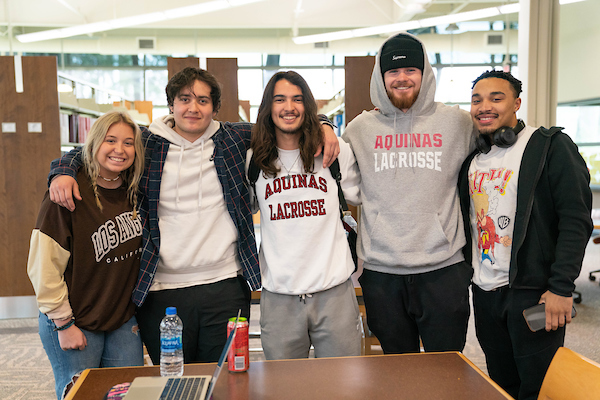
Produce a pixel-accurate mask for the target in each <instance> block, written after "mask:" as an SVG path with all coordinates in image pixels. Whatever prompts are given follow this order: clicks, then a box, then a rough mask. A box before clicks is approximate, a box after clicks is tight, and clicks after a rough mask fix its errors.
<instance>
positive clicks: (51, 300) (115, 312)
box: [27, 112, 144, 399]
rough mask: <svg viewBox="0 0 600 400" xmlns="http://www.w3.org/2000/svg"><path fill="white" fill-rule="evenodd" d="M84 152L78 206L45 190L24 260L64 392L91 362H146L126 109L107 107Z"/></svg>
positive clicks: (136, 153) (139, 169)
mask: <svg viewBox="0 0 600 400" xmlns="http://www.w3.org/2000/svg"><path fill="white" fill-rule="evenodd" d="M83 154H84V156H83V159H84V168H82V169H81V170H80V172H79V174H78V180H79V182H82V183H84V184H82V185H81V186H80V189H81V200H79V201H78V202H77V208H76V209H75V211H74V212H72V213H71V212H70V211H69V210H67V209H65V208H62V207H60V206H58V205H56V204H54V203H52V202H51V201H50V199H49V195H48V193H46V195H45V197H44V200H43V201H42V205H41V208H40V213H39V215H38V220H37V223H36V227H35V229H34V230H33V233H32V235H31V246H30V250H29V261H28V265H27V272H28V274H29V278H30V279H31V283H32V284H33V287H34V289H35V293H36V298H37V302H38V306H39V309H40V314H39V333H40V338H41V340H42V344H43V345H44V349H45V350H46V354H47V355H48V358H49V359H50V363H51V364H52V370H53V372H54V378H55V381H56V386H55V389H56V396H57V397H58V398H59V399H60V398H61V397H62V396H64V394H65V388H66V387H67V385H68V384H69V382H70V381H71V379H72V377H73V376H75V375H76V374H77V373H79V372H81V371H83V370H84V369H86V368H99V367H122V366H135V365H142V364H143V353H142V342H141V339H140V336H139V333H138V327H137V321H136V318H135V315H134V314H135V306H134V304H133V302H132V301H131V294H132V291H133V287H134V285H135V283H136V280H137V276H138V270H139V257H140V254H141V243H142V224H141V220H140V217H139V212H138V210H137V209H138V208H139V199H138V184H139V182H140V178H141V176H142V173H143V169H144V148H143V145H142V139H141V133H140V129H139V127H138V126H137V125H136V123H135V122H133V120H132V119H131V118H130V117H129V116H128V115H127V114H126V113H121V112H110V113H107V114H104V115H103V116H101V117H100V118H99V119H98V120H97V121H96V122H95V123H94V125H93V126H92V129H91V131H90V133H89V136H88V138H87V140H86V142H85V144H84V148H83Z"/></svg>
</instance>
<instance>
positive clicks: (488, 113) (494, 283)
mask: <svg viewBox="0 0 600 400" xmlns="http://www.w3.org/2000/svg"><path fill="white" fill-rule="evenodd" d="M520 93H521V82H520V81H519V80H517V79H515V78H514V77H513V76H512V75H511V74H510V73H505V72H502V71H488V72H485V73H484V74H482V75H481V76H479V77H478V78H477V79H476V80H475V81H474V85H473V93H472V98H471V117H472V118H473V123H474V126H475V127H476V128H477V129H478V130H479V137H478V138H477V141H478V143H477V145H478V146H477V147H478V150H476V151H475V152H473V153H472V154H471V155H470V156H469V157H467V159H466V160H465V162H464V164H463V166H462V169H461V172H460V177H459V190H460V199H461V208H462V212H463V217H464V226H465V233H466V236H467V245H466V246H465V250H464V252H465V259H466V260H467V262H470V263H471V265H472V266H473V269H474V274H473V307H474V314H475V326H476V332H477V338H478V340H479V343H480V344H481V347H482V349H483V351H484V353H485V356H486V362H487V367H488V372H489V375H490V377H491V378H492V379H493V380H494V381H496V382H497V383H498V384H499V385H500V386H502V387H503V388H504V389H505V390H506V391H507V392H508V393H509V394H510V395H512V396H513V397H515V398H518V399H535V398H537V395H538V392H539V390H540V387H541V384H542V381H543V378H544V375H545V373H546V370H547V369H548V366H549V365H550V361H551V360H552V357H553V356H554V353H555V352H556V350H557V349H558V348H559V347H560V346H562V345H563V343H564V335H565V324H567V323H569V322H571V309H572V306H573V298H572V293H573V290H574V289H575V284H574V281H575V279H576V278H577V276H579V272H580V270H581V263H582V261H583V256H584V252H585V247H586V245H587V242H588V239H589V237H590V234H591V232H592V228H593V223H592V220H591V203H592V194H591V191H590V187H589V183H590V176H589V171H588V168H587V166H586V164H585V162H584V160H583V159H582V158H581V156H580V155H579V153H578V150H577V146H576V145H575V144H574V143H573V142H572V141H571V139H570V138H569V136H567V135H566V134H564V133H562V132H561V131H560V129H557V128H551V129H545V128H543V127H540V128H538V129H536V128H533V127H529V126H525V124H524V123H523V121H521V120H518V119H517V116H516V112H517V110H518V109H519V108H520V106H521V99H520V98H519V94H520ZM538 303H545V317H546V320H545V329H542V330H540V331H538V332H532V331H531V330H530V329H529V327H528V325H527V323H526V321H525V318H524V317H523V310H525V309H527V308H529V307H532V306H534V305H536V304H538Z"/></svg>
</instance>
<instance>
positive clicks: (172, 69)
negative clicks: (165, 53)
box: [167, 57, 200, 79]
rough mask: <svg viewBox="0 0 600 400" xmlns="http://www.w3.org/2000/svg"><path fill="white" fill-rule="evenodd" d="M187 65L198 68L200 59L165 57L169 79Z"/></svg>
mask: <svg viewBox="0 0 600 400" xmlns="http://www.w3.org/2000/svg"><path fill="white" fill-rule="evenodd" d="M187 67H193V68H200V59H199V58H198V57H185V58H175V57H167V71H168V75H169V79H171V78H172V77H173V75H175V74H176V73H178V72H179V71H181V70H182V69H184V68H187Z"/></svg>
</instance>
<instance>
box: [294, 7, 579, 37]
mask: <svg viewBox="0 0 600 400" xmlns="http://www.w3.org/2000/svg"><path fill="white" fill-rule="evenodd" d="M578 1H584V0H560V4H570V3H574V2H578ZM520 9H521V5H520V4H519V3H513V4H507V5H503V6H499V7H489V8H482V9H479V10H474V11H466V12H462V13H456V14H449V15H443V16H441V17H433V18H424V19H420V20H415V21H407V22H400V23H397V24H389V25H378V26H372V27H368V28H359V29H350V30H345V31H337V32H330V33H321V34H318V35H306V36H297V37H294V38H292V40H293V41H294V43H296V44H309V43H315V42H331V41H333V40H341V39H350V38H356V37H365V36H372V35H379V34H383V33H394V32H402V31H408V30H411V29H417V28H428V27H431V26H436V25H445V24H456V23H457V22H464V21H473V20H476V19H482V18H489V17H495V16H498V15H502V14H514V13H518V12H519V10H520Z"/></svg>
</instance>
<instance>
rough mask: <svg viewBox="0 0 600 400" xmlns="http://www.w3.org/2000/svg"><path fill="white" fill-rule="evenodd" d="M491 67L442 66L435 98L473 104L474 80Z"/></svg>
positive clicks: (446, 101)
mask: <svg viewBox="0 0 600 400" xmlns="http://www.w3.org/2000/svg"><path fill="white" fill-rule="evenodd" d="M489 69H490V68H489V67H485V66H482V67H447V68H441V70H440V71H439V73H438V76H437V91H436V95H435V100H436V101H440V102H442V103H466V104H471V87H472V86H473V81H474V80H475V78H477V77H478V76H479V75H481V74H482V73H483V72H485V71H487V70H489Z"/></svg>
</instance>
